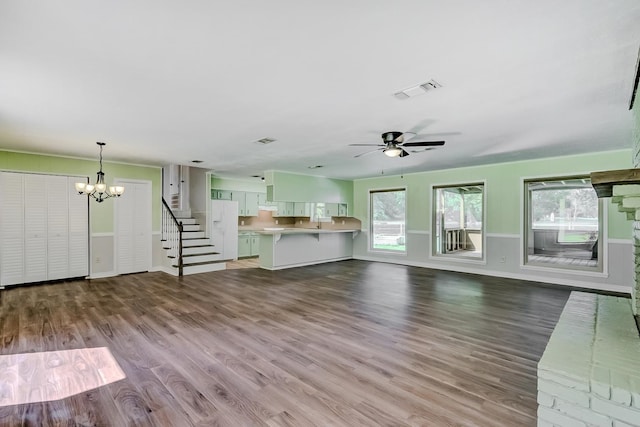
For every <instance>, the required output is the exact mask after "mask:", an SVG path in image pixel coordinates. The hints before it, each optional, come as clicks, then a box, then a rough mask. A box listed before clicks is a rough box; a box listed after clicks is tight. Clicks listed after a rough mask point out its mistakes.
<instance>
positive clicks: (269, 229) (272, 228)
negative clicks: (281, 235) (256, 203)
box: [264, 227, 284, 231]
mask: <svg viewBox="0 0 640 427" xmlns="http://www.w3.org/2000/svg"><path fill="white" fill-rule="evenodd" d="M281 230H284V227H265V228H264V231H281Z"/></svg>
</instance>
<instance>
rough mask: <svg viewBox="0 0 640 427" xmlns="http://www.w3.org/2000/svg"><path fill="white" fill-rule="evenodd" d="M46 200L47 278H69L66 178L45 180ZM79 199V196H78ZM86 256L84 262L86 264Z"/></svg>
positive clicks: (67, 191) (53, 177)
mask: <svg viewBox="0 0 640 427" xmlns="http://www.w3.org/2000/svg"><path fill="white" fill-rule="evenodd" d="M46 190H47V191H46V199H47V272H48V274H47V278H48V279H49V280H56V279H64V278H65V277H70V276H69V212H70V210H69V186H68V178H67V177H66V176H50V177H48V178H47V180H46ZM78 197H79V196H78ZM86 259H87V258H86V255H85V258H84V261H85V263H86Z"/></svg>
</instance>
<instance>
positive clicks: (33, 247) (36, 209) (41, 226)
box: [24, 174, 48, 283]
mask: <svg viewBox="0 0 640 427" xmlns="http://www.w3.org/2000/svg"><path fill="white" fill-rule="evenodd" d="M47 178H48V177H47V176H45V175H31V174H26V175H25V176H24V253H25V257H24V282H25V283H29V282H40V281H44V280H47V185H46V182H47Z"/></svg>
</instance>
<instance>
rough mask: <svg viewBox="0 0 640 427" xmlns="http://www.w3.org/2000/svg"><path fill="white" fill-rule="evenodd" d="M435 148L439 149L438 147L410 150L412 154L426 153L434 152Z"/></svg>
mask: <svg viewBox="0 0 640 427" xmlns="http://www.w3.org/2000/svg"><path fill="white" fill-rule="evenodd" d="M435 148H438V147H425V148H418V149H417V150H409V151H410V152H412V153H424V152H425V151H429V150H433V149H435Z"/></svg>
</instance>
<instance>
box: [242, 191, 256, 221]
mask: <svg viewBox="0 0 640 427" xmlns="http://www.w3.org/2000/svg"><path fill="white" fill-rule="evenodd" d="M244 216H258V193H249V192H248V193H245V211H244Z"/></svg>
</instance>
